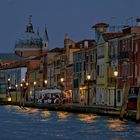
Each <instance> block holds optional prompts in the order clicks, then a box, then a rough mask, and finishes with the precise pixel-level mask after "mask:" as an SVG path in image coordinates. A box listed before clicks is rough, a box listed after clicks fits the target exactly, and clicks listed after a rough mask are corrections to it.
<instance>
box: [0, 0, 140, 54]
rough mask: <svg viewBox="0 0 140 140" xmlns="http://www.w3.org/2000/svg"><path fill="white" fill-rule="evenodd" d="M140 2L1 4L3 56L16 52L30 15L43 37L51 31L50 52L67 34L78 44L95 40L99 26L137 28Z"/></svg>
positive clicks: (0, 0) (13, 0) (12, 0)
mask: <svg viewBox="0 0 140 140" xmlns="http://www.w3.org/2000/svg"><path fill="white" fill-rule="evenodd" d="M139 6H140V0H0V18H1V20H0V52H13V51H14V45H15V41H16V39H17V38H18V37H19V36H20V35H21V34H22V33H23V32H25V27H26V24H27V23H28V17H29V15H32V23H33V25H34V30H35V31H36V30H37V27H38V26H39V29H40V35H42V34H43V33H44V28H45V24H46V26H47V29H48V35H49V39H50V44H49V47H50V48H54V47H62V46H63V39H64V36H65V33H68V34H69V37H70V38H72V39H73V40H75V41H79V40H82V39H93V38H94V33H93V31H92V29H91V27H92V25H94V24H96V23H97V22H107V23H109V24H115V25H122V24H125V23H129V24H134V22H133V20H132V19H131V20H129V18H130V17H133V18H137V17H140V8H139Z"/></svg>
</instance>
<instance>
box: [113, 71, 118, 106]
mask: <svg viewBox="0 0 140 140" xmlns="http://www.w3.org/2000/svg"><path fill="white" fill-rule="evenodd" d="M117 76H118V71H114V77H115V89H114V107H116V82H117Z"/></svg>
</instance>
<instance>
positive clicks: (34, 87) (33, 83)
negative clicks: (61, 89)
mask: <svg viewBox="0 0 140 140" xmlns="http://www.w3.org/2000/svg"><path fill="white" fill-rule="evenodd" d="M33 84H34V103H35V98H36V97H35V96H36V95H35V86H36V84H37V82H36V81H34V83H33Z"/></svg>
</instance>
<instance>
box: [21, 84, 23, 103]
mask: <svg viewBox="0 0 140 140" xmlns="http://www.w3.org/2000/svg"><path fill="white" fill-rule="evenodd" d="M22 87H23V84H22V83H21V84H20V105H21V100H22V90H23V89H22Z"/></svg>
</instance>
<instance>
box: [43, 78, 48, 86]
mask: <svg viewBox="0 0 140 140" xmlns="http://www.w3.org/2000/svg"><path fill="white" fill-rule="evenodd" d="M47 83H48V81H47V80H44V84H45V88H47Z"/></svg>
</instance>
